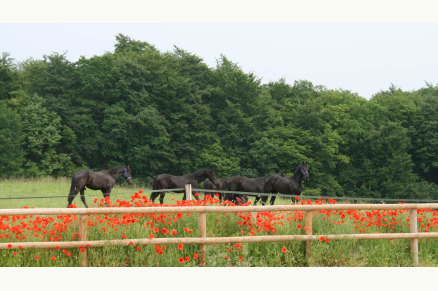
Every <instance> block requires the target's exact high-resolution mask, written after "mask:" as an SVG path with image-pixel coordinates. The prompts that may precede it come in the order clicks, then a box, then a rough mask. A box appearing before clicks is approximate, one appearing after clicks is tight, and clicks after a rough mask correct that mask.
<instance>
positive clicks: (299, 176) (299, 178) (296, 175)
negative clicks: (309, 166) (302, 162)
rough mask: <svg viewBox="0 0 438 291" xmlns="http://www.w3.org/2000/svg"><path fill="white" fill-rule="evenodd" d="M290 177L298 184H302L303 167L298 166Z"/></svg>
mask: <svg viewBox="0 0 438 291" xmlns="http://www.w3.org/2000/svg"><path fill="white" fill-rule="evenodd" d="M289 179H291V180H294V181H295V182H296V183H297V184H298V185H301V181H302V180H303V173H302V172H301V168H300V167H298V168H297V169H296V170H295V172H294V175H293V176H291V177H290V178H289Z"/></svg>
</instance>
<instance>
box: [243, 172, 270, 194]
mask: <svg viewBox="0 0 438 291" xmlns="http://www.w3.org/2000/svg"><path fill="white" fill-rule="evenodd" d="M268 177H269V176H263V177H257V178H247V177H243V179H242V182H241V184H240V191H242V192H257V193H262V192H263V191H264V188H265V183H266V180H267V178H268Z"/></svg>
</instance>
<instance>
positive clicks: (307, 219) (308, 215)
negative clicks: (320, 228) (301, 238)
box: [304, 210, 313, 258]
mask: <svg viewBox="0 0 438 291" xmlns="http://www.w3.org/2000/svg"><path fill="white" fill-rule="evenodd" d="M312 217H313V211H311V210H309V211H304V232H305V234H306V235H312V234H313V230H312ZM311 247H312V241H311V240H307V241H306V257H307V258H310V257H311V253H310V249H311Z"/></svg>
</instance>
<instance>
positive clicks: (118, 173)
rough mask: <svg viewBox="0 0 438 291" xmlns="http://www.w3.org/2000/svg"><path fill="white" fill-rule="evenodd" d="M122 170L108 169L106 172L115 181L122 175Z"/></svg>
mask: <svg viewBox="0 0 438 291" xmlns="http://www.w3.org/2000/svg"><path fill="white" fill-rule="evenodd" d="M124 170H125V169H124V168H113V169H110V170H109V171H108V172H109V174H110V175H111V177H113V178H114V180H115V179H117V178H118V177H120V176H121V175H122V174H123V173H124Z"/></svg>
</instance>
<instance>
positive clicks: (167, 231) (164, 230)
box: [161, 227, 169, 234]
mask: <svg viewBox="0 0 438 291" xmlns="http://www.w3.org/2000/svg"><path fill="white" fill-rule="evenodd" d="M161 233H163V234H168V233H169V230H168V229H167V228H164V227H163V228H162V229H161Z"/></svg>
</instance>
